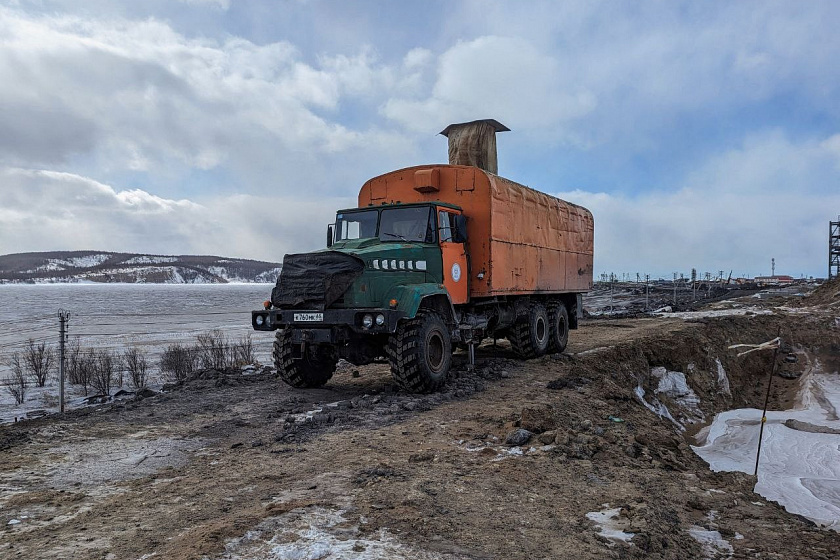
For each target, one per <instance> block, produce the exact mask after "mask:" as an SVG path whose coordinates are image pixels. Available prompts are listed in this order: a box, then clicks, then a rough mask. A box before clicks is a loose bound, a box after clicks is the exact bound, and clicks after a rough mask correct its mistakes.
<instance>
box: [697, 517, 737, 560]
mask: <svg viewBox="0 0 840 560" xmlns="http://www.w3.org/2000/svg"><path fill="white" fill-rule="evenodd" d="M688 534H689V535H691V536H692V537H693V538H694V540H695V541H697V542H698V543H700V546H701V547H703V555H704V557H705V558H709V559H713V558H731V557H732V553H733V552H735V550H734V549H733V548H732V545H731V544H729V541H727V540H726V539H724V538H723V537H722V536H721V534H720V533H719V532H718V531H709V530H708V529H704V528H703V527H700V526H699V525H692V526H691V527H689V529H688Z"/></svg>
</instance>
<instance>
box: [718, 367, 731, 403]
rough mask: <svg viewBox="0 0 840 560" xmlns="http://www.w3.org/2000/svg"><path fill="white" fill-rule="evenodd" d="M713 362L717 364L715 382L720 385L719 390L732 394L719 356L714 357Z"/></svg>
mask: <svg viewBox="0 0 840 560" xmlns="http://www.w3.org/2000/svg"><path fill="white" fill-rule="evenodd" d="M715 364H716V365H717V384H718V387H720V390H721V391H723V392H724V393H726V394H727V395H729V396H730V397H731V396H732V392H731V390H730V388H729V377H727V376H726V370H725V369H723V364H722V363H720V358H715Z"/></svg>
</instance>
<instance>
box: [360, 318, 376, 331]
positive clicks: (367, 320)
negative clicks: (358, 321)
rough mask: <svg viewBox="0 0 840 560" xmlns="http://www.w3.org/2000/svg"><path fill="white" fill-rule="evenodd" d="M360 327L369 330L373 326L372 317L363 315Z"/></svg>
mask: <svg viewBox="0 0 840 560" xmlns="http://www.w3.org/2000/svg"><path fill="white" fill-rule="evenodd" d="M362 326H363V327H364V328H366V329H369V328H371V327H372V326H373V317H371V316H370V315H365V316H364V317H363V318H362Z"/></svg>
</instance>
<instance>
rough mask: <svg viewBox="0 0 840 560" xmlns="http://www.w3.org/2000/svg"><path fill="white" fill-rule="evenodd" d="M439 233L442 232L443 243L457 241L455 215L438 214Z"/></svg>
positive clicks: (450, 213) (447, 213)
mask: <svg viewBox="0 0 840 560" xmlns="http://www.w3.org/2000/svg"><path fill="white" fill-rule="evenodd" d="M438 231H439V232H440V233H439V234H440V242H441V243H452V242H453V241H454V240H455V214H453V213H452V212H445V211H443V210H441V211H439V212H438Z"/></svg>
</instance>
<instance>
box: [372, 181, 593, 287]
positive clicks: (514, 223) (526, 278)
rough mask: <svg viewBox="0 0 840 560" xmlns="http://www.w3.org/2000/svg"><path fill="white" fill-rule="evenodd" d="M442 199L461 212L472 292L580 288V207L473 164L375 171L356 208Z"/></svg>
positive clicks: (588, 221) (583, 219)
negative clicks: (466, 237) (382, 173)
mask: <svg viewBox="0 0 840 560" xmlns="http://www.w3.org/2000/svg"><path fill="white" fill-rule="evenodd" d="M394 202H404V203H410V202H446V203H449V204H454V205H456V206H459V207H460V208H462V209H463V211H464V214H465V215H466V216H467V235H468V240H467V251H468V253H469V257H470V297H473V298H477V297H488V296H502V295H522V294H529V293H563V292H586V291H588V290H590V289H591V288H592V254H593V242H594V221H593V219H592V213H591V212H589V210H587V209H586V208H583V207H582V206H577V205H575V204H571V203H569V202H566V201H564V200H560V199H559V198H555V197H553V196H549V195H547V194H545V193H541V192H539V191H535V190H534V189H530V188H528V187H526V186H524V185H520V184H518V183H514V182H513V181H509V180H507V179H504V178H502V177H499V176H497V175H493V174H492V173H487V172H485V171H483V170H481V169H479V168H477V167H468V166H461V165H423V166H418V167H409V168H406V169H400V170H398V171H392V172H391V173H386V174H385V175H380V176H379V177H374V178H373V179H371V180H369V181H368V182H367V183H365V184H364V185H363V186H362V190H361V191H360V192H359V207H360V208H361V207H365V206H371V205H372V206H378V205H380V204H383V203H394Z"/></svg>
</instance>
